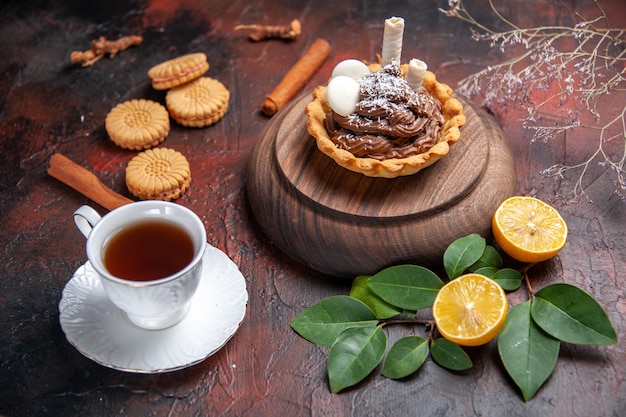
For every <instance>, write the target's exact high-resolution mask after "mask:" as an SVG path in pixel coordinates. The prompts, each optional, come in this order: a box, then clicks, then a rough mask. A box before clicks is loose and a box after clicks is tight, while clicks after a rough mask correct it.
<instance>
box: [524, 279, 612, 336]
mask: <svg viewBox="0 0 626 417" xmlns="http://www.w3.org/2000/svg"><path fill="white" fill-rule="evenodd" d="M531 314H532V318H533V320H534V321H535V323H537V324H538V325H539V326H540V327H541V328H542V329H543V330H545V331H546V333H548V334H550V335H552V336H553V337H555V338H557V339H559V340H561V341H563V342H567V343H573V344H580V345H609V344H613V343H617V334H616V333H615V329H614V328H613V325H612V324H611V321H610V320H609V318H608V316H607V314H606V312H605V311H604V310H603V309H602V307H601V306H600V304H598V302H597V301H596V300H595V299H594V298H593V297H592V296H591V295H589V294H588V293H586V292H585V291H583V290H581V289H580V288H578V287H576V286H574V285H570V284H563V283H561V284H552V285H548V286H547V287H544V288H542V289H541V290H540V291H538V292H537V293H536V294H535V299H534V300H533V301H532V306H531Z"/></svg>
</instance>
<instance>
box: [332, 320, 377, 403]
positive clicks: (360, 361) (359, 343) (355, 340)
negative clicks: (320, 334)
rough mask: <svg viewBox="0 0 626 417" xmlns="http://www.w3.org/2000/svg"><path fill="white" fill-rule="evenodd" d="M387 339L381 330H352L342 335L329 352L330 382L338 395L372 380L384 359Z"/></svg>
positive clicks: (367, 328)
mask: <svg viewBox="0 0 626 417" xmlns="http://www.w3.org/2000/svg"><path fill="white" fill-rule="evenodd" d="M386 349H387V335H386V334H385V332H384V331H383V330H382V329H381V328H380V327H379V326H375V327H350V328H347V329H345V330H344V331H343V332H341V333H340V334H339V336H338V337H337V339H336V340H335V343H333V345H332V346H331V347H330V351H329V352H328V362H327V369H328V381H329V385H330V390H331V391H332V392H334V393H337V392H339V391H341V390H343V389H345V388H347V387H351V386H353V385H355V384H357V383H359V382H360V381H362V380H363V379H364V378H365V377H366V376H368V375H369V374H370V373H371V372H372V371H373V370H374V368H376V366H378V364H379V363H380V361H381V360H382V359H383V356H384V354H385V350H386Z"/></svg>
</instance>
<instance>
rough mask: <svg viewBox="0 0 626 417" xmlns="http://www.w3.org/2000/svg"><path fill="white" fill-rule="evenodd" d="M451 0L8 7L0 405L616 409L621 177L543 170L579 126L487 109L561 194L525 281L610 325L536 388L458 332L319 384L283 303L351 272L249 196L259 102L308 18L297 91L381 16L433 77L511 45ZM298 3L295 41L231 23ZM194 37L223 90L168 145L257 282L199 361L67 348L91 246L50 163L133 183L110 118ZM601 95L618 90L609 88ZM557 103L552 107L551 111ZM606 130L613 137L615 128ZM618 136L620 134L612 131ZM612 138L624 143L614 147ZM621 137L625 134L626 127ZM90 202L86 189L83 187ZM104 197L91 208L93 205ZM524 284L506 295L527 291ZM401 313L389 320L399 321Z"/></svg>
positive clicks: (69, 409)
mask: <svg viewBox="0 0 626 417" xmlns="http://www.w3.org/2000/svg"><path fill="white" fill-rule="evenodd" d="M497 3H499V4H498V7H499V11H500V12H501V13H502V14H503V15H504V16H506V17H507V18H509V19H511V20H514V21H515V23H517V24H518V25H520V26H525V27H531V26H535V25H540V24H555V25H556V24H563V25H572V24H574V23H575V22H576V21H577V20H576V15H575V13H576V12H582V13H583V15H586V16H597V8H596V6H594V5H593V3H592V2H590V1H582V0H561V1H549V0H512V1H499V2H497ZM602 6H603V7H604V8H605V10H606V11H607V14H608V16H609V18H610V19H612V26H622V27H623V26H625V25H626V6H624V3H623V1H621V0H604V1H602ZM438 7H446V3H445V2H444V1H378V2H367V1H335V2H327V3H324V2H319V1H286V0H282V1H263V0H261V1H257V2H252V3H248V2H245V1H212V2H209V1H205V2H203V1H199V0H177V1H167V0H155V1H147V0H146V1H117V0H114V1H109V2H85V1H69V2H68V1H31V2H18V1H13V2H9V3H6V2H5V4H4V5H3V6H0V74H2V75H1V76H0V222H1V223H0V224H1V225H2V229H3V230H2V233H0V249H1V251H0V338H1V340H2V343H1V345H0V414H2V415H5V416H39V415H42V416H43V415H50V416H73V415H86V416H113V415H119V416H126V415H127V416H135V415H137V416H139V415H141V416H146V415H154V416H161V415H162V416H166V415H167V416H220V415H223V416H231V415H232V416H276V415H279V416H280V415H283V416H330V415H341V416H346V415H354V416H374V415H376V416H382V415H398V416H409V415H411V416H413V415H414V416H417V415H440V416H443V415H449V416H453V415H476V416H502V415H507V416H525V415H545V416H574V415H578V416H618V415H624V414H626V386H625V383H624V378H625V374H626V352H625V350H624V344H623V341H622V340H623V339H624V336H625V335H626V330H625V329H626V325H625V324H624V319H625V318H626V305H625V303H624V298H625V295H626V294H625V293H624V276H625V275H626V262H625V261H624V259H625V258H626V253H625V250H624V246H625V245H624V243H625V241H626V240H625V237H624V231H625V228H624V224H625V223H624V222H625V220H626V209H625V207H626V205H625V203H624V202H623V201H621V200H620V199H619V198H617V197H616V196H615V195H613V194H612V193H611V191H612V189H613V186H614V184H613V182H612V181H613V177H612V176H611V175H609V174H610V172H609V171H608V168H606V167H600V166H595V165H594V166H593V167H592V168H591V170H590V174H589V175H590V176H589V177H588V180H587V183H586V185H589V187H588V188H587V191H588V195H589V197H590V198H591V199H592V200H593V203H589V202H588V201H587V199H584V198H583V199H580V200H578V201H575V202H571V203H568V204H565V202H564V201H563V200H560V199H557V198H555V195H556V194H557V193H558V192H562V191H565V190H567V189H568V188H571V187H573V182H574V181H575V180H576V176H571V177H566V178H564V179H563V181H562V183H561V184H555V183H553V182H549V181H547V180H546V179H545V178H544V177H543V176H542V175H541V174H540V171H541V170H542V169H545V168H547V167H549V166H551V165H553V164H556V163H575V162H576V161H580V160H582V159H581V158H586V157H587V155H589V154H590V153H591V152H593V151H594V150H595V149H596V144H597V142H596V139H594V138H593V137H591V138H589V137H588V136H585V135H583V134H574V133H572V134H571V135H569V136H566V137H563V136H561V137H558V138H556V139H555V140H553V141H550V142H547V143H541V142H540V143H532V144H531V143H530V137H531V132H529V131H528V130H525V129H523V128H522V126H521V123H520V121H519V119H520V118H521V117H523V116H524V115H523V114H522V113H520V112H519V111H518V110H516V109H514V108H512V107H510V108H509V107H507V106H504V107H503V108H500V109H497V110H496V111H495V116H494V117H496V118H497V120H498V122H499V123H501V125H502V127H503V130H504V132H505V135H506V136H507V138H508V140H509V142H510V145H511V148H512V150H513V152H514V154H515V155H516V171H517V178H518V189H517V194H528V195H533V196H537V197H539V198H541V199H544V200H546V201H549V202H551V203H553V204H554V205H555V206H556V207H557V208H558V209H559V210H560V211H561V213H562V215H563V216H564V218H565V220H566V222H567V223H568V226H569V229H570V235H569V241H568V244H567V246H566V247H565V249H564V250H563V251H562V252H561V254H559V255H558V256H557V257H556V258H554V259H553V260H551V261H548V262H546V263H544V264H542V265H540V266H538V267H536V268H535V269H533V270H532V272H531V279H532V282H533V286H534V288H535V289H539V288H541V287H542V286H544V285H547V284H549V283H554V282H568V283H571V284H574V285H577V286H579V287H581V288H583V289H585V290H586V291H588V292H590V293H591V294H592V295H593V296H594V297H596V298H597V299H598V300H599V301H600V303H601V305H603V307H604V308H605V309H606V311H607V313H608V314H609V316H610V318H611V320H612V321H613V323H614V325H615V327H616V330H617V332H618V337H619V338H620V342H619V343H618V344H617V345H614V346H608V347H604V346H602V347H579V346H571V345H567V344H563V345H562V348H561V353H560V357H559V361H558V363H557V366H556V369H555V371H554V373H553V375H552V376H551V377H550V379H549V380H548V381H547V382H546V384H545V385H544V386H543V388H542V389H541V390H540V391H539V393H538V394H537V396H536V397H535V398H534V399H533V400H532V401H531V402H529V403H524V401H523V400H522V397H521V395H520V393H519V391H518V389H517V387H516V386H515V385H514V384H513V382H512V381H511V380H510V379H509V378H508V376H507V375H506V373H505V371H504V369H503V367H502V365H501V364H500V362H499V359H498V358H497V350H496V347H495V344H494V343H491V344H489V345H487V346H484V347H481V348H474V349H468V353H469V354H470V356H471V357H472V359H473V361H474V364H475V365H474V367H473V368H472V369H471V370H470V371H467V372H463V373H450V372H448V371H445V370H443V369H441V368H440V367H438V366H437V365H435V364H434V363H433V362H432V361H431V360H430V359H429V360H428V361H427V362H426V364H425V365H424V367H423V368H422V369H421V370H420V371H419V372H417V374H415V375H414V376H411V377H409V378H407V379H405V380H401V381H391V380H388V379H385V378H384V377H382V376H381V375H380V372H379V371H378V370H377V371H375V372H374V373H373V374H372V375H371V376H370V377H368V378H367V379H366V381H365V382H364V383H362V384H360V385H358V386H356V387H355V388H352V389H349V390H347V391H346V392H344V393H342V394H339V395H334V394H331V393H330V392H329V389H328V385H327V379H326V369H325V367H326V362H325V361H326V355H327V350H326V349H324V348H319V347H316V346H314V345H312V344H310V343H309V342H307V341H305V340H303V339H302V338H300V337H299V336H298V335H296V334H295V333H294V332H293V331H292V330H291V329H290V327H289V321H290V320H291V319H292V318H293V317H294V316H295V315H296V314H298V313H299V312H300V311H302V310H303V309H304V308H306V307H308V306H310V305H311V304H313V303H314V302H316V301H318V300H320V299H322V298H324V297H326V296H329V295H334V294H345V293H346V292H347V290H348V288H349V284H350V283H349V282H346V281H345V280H344V281H342V280H338V279H336V278H333V277H329V276H325V275H322V274H320V273H318V272H315V271H312V270H310V269H307V268H306V267H304V266H303V265H301V264H299V263H297V262H295V261H294V260H292V259H290V258H289V257H288V256H286V255H285V254H283V253H281V252H280V251H279V250H278V249H277V248H276V247H275V246H273V245H272V242H271V241H270V240H269V239H267V238H266V237H265V236H263V235H262V233H261V232H260V230H259V228H258V226H257V224H256V223H255V220H254V217H253V215H252V213H251V212H250V208H249V206H248V202H247V199H246V192H245V184H246V166H247V163H248V159H249V156H250V153H251V150H252V148H253V146H254V144H255V142H256V140H257V139H258V137H259V134H260V132H261V131H262V130H263V128H264V127H265V126H267V124H268V123H270V121H271V119H269V118H267V117H265V116H264V115H262V114H261V113H260V111H259V105H260V103H261V102H262V101H263V99H264V98H265V96H266V95H267V94H268V93H269V92H270V91H271V90H272V89H273V87H274V86H275V85H276V84H277V83H278V82H279V81H280V79H281V78H282V76H283V74H284V73H285V72H286V71H287V70H288V69H289V68H290V66H291V65H292V64H293V63H294V62H295V61H296V60H297V59H298V57H299V56H300V54H301V53H302V52H303V51H304V50H305V49H306V48H307V47H308V46H309V45H310V44H311V43H312V42H313V40H314V39H315V38H317V37H324V38H325V39H327V40H328V41H329V42H330V43H331V45H332V48H333V50H332V54H331V57H330V58H329V60H328V61H327V62H326V63H325V64H324V66H323V67H322V69H321V70H320V71H319V72H318V73H317V74H316V76H315V77H314V79H312V80H311V81H310V82H309V84H308V85H307V87H306V88H305V90H303V93H306V92H307V91H309V90H310V89H311V88H313V87H314V86H316V85H318V84H322V83H324V82H325V81H326V79H327V77H328V76H329V74H330V72H331V70H332V68H333V67H334V65H335V64H336V63H338V62H339V61H341V60H343V59H347V58H358V59H366V60H374V59H375V56H376V53H379V52H380V48H381V41H382V31H383V22H384V19H385V18H388V17H391V16H394V15H397V16H402V17H404V18H405V21H406V24H407V27H406V29H405V34H404V44H403V45H404V49H403V57H419V58H421V59H423V60H425V61H426V62H427V63H428V65H429V69H432V70H433V71H434V72H435V73H436V74H437V77H438V79H439V80H441V81H443V82H446V83H448V84H450V85H451V86H455V85H456V83H457V82H458V81H459V80H461V79H462V78H463V77H465V76H467V75H469V74H471V73H473V72H475V71H478V70H480V69H482V68H484V67H485V66H487V65H490V64H495V63H497V62H499V61H501V60H502V55H501V54H500V53H499V52H498V51H497V50H495V49H490V48H489V46H488V45H486V44H479V43H476V42H475V41H473V40H472V39H471V37H470V32H469V29H468V25H466V24H464V23H462V22H460V21H459V20H457V19H452V18H448V17H446V16H444V15H443V14H441V13H439V12H438V10H437V9H438ZM468 8H470V10H471V11H472V13H473V15H474V16H475V17H476V18H478V19H479V20H481V21H483V22H484V23H486V24H489V25H492V26H494V27H500V28H501V27H502V24H501V23H500V22H498V21H497V20H496V19H495V17H494V15H493V14H492V13H491V12H490V11H489V6H488V3H487V2H486V1H484V0H470V1H468ZM293 18H299V19H300V20H301V22H302V25H303V33H302V35H301V37H300V38H299V39H298V40H297V41H295V42H283V41H276V40H274V41H268V42H262V43H253V42H250V41H248V39H247V38H246V35H245V33H242V32H234V31H233V28H234V27H235V26H236V25H238V24H249V23H265V24H277V23H285V24H286V23H288V22H289V21H290V20H291V19H293ZM126 35H142V36H143V37H144V41H143V43H142V44H141V45H140V46H138V47H133V48H131V49H129V50H127V51H124V52H122V53H120V54H119V55H118V56H116V57H115V58H114V59H109V58H106V57H105V58H104V59H102V60H101V61H99V62H97V63H96V64H95V65H93V66H92V67H88V68H81V67H79V66H74V65H71V64H70V60H69V56H70V53H71V52H72V51H74V50H81V51H84V50H86V49H88V48H89V45H90V42H91V40H92V39H95V38H97V37H98V36H106V37H107V38H109V39H117V38H118V37H120V36H126ZM195 51H203V52H205V53H206V54H207V56H208V60H209V63H210V66H211V68H210V69H209V72H208V73H207V76H210V77H214V78H217V79H219V80H220V81H221V82H222V83H223V84H225V85H226V86H227V87H228V88H229V90H230V91H231V101H230V107H229V111H228V113H227V114H226V116H225V117H224V119H222V120H221V121H220V122H219V123H217V124H216V125H214V126H211V127H208V128H204V129H189V128H183V127H181V126H178V125H176V124H175V123H173V124H172V130H171V132H170V135H169V137H168V138H167V140H166V142H165V143H164V146H168V147H172V148H175V149H177V150H179V151H181V152H182V153H184V154H185V155H186V156H187V158H188V160H189V162H190V164H191V167H192V177H193V180H192V184H191V189H190V190H189V192H188V193H186V194H185V195H184V196H183V197H182V198H180V199H179V200H178V202H179V203H180V204H182V205H185V206H186V207H189V208H191V209H193V210H194V211H195V212H196V213H198V214H199V215H200V217H201V218H202V220H203V221H204V223H205V225H206V228H207V233H208V240H209V243H210V244H212V245H214V246H216V247H218V248H219V249H221V250H223V251H224V252H225V253H226V254H228V255H229V256H230V257H231V259H233V261H234V262H235V263H236V264H237V265H238V266H239V268H240V270H241V271H242V273H243V275H244V276H245V277H246V281H247V285H248V291H249V293H250V300H249V303H248V310H247V315H246V318H245V320H244V322H243V324H242V326H241V328H240V329H239V331H238V332H237V334H236V335H235V337H234V338H233V339H232V340H231V341H230V342H229V343H228V344H227V345H226V346H225V347H224V348H223V349H222V350H220V351H219V352H218V353H217V354H215V355H214V356H211V357H210V358H208V359H207V360H205V361H203V362H202V363H200V364H198V365H196V366H194V367H191V368H188V369H185V370H182V371H178V372H174V373H169V374H163V375H137V374H128V373H122V372H118V371H114V370H110V369H107V368H105V367H102V366H100V365H97V364H95V363H93V362H91V361H90V360H89V359H86V358H85V357H83V356H82V355H81V354H80V353H79V352H77V351H76V350H75V349H74V348H73V347H72V346H71V345H70V344H69V343H68V342H67V341H66V339H65V336H64V334H63V332H62V331H61V328H60V326H59V323H58V302H59V300H60V298H61V292H62V290H63V287H64V285H65V283H66V282H67V280H68V279H69V278H70V277H71V276H72V274H73V273H74V271H75V270H76V269H77V268H78V267H79V266H80V265H81V264H82V263H84V262H85V260H86V256H85V252H84V239H83V237H82V235H81V234H80V232H78V230H77V229H76V228H75V226H74V224H73V221H72V216H71V214H72V212H73V211H74V210H75V209H76V208H78V207H79V206H80V205H82V204H89V203H90V201H89V200H88V199H86V198H85V197H83V196H81V195H79V194H78V193H76V192H75V191H73V190H72V189H70V188H68V187H67V186H65V185H64V184H61V183H60V182H58V181H57V180H55V179H53V178H51V177H49V176H48V175H47V174H46V169H47V166H48V160H49V158H50V156H51V155H52V154H54V153H55V152H62V153H63V154H65V155H67V156H68V157H70V158H71V159H72V160H74V161H75V162H77V163H78V164H80V165H82V166H84V167H86V168H88V169H89V170H91V171H92V172H94V173H95V174H96V175H97V176H98V177H99V178H100V179H101V180H102V181H103V182H104V183H105V184H107V185H108V186H110V187H111V188H112V189H114V190H116V191H117V192H120V193H122V194H124V195H127V196H129V194H128V191H127V190H126V187H125V185H124V168H125V166H126V164H127V162H128V161H129V160H130V159H131V158H132V157H133V156H134V155H135V153H134V152H132V151H125V150H122V149H120V148H118V147H116V146H115V145H114V144H113V143H112V142H111V141H110V140H108V138H107V135H106V132H105V130H104V118H105V117H106V114H107V113H108V111H109V110H110V109H111V108H112V107H113V106H115V105H116V104H118V103H120V102H122V101H125V100H128V99H132V98H149V99H153V100H157V101H161V102H163V100H164V93H163V92H158V91H155V90H153V89H152V88H151V86H150V81H149V79H148V77H147V75H146V73H147V70H148V69H149V68H150V67H152V66H153V65H155V64H157V63H159V62H161V61H163V60H166V59H170V58H173V57H175V56H178V55H182V54H185V53H188V52H195ZM613 100H614V101H613V102H610V101H609V104H608V105H607V107H606V108H603V109H601V112H602V111H609V110H611V109H615V108H617V109H619V108H623V106H624V101H623V96H621V98H620V96H619V95H616V96H615V98H614V99H613ZM554 117H557V118H558V117H559V115H558V114H556V115H555V116H554ZM616 143H617V141H616ZM619 143H621V142H619ZM619 143H617V145H615V146H616V147H617V149H619ZM622 144H623V143H622ZM90 204H94V203H90ZM95 207H96V208H97V209H98V210H100V211H101V212H104V210H103V209H102V208H101V207H98V206H95ZM526 297H527V295H526V292H525V291H524V290H520V291H518V292H516V293H514V294H511V295H510V301H511V304H516V303H518V302H521V301H525V300H526ZM402 331H404V329H395V328H392V329H390V338H394V337H397V336H398V334H399V333H400V332H402Z"/></svg>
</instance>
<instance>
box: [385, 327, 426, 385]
mask: <svg viewBox="0 0 626 417" xmlns="http://www.w3.org/2000/svg"><path fill="white" fill-rule="evenodd" d="M428 351H429V348H428V341H427V340H426V339H424V338H422V337H419V336H405V337H403V338H401V339H399V340H398V341H396V342H395V343H394V344H393V346H391V349H389V353H388V354H387V358H386V359H385V362H384V364H383V370H382V373H383V375H384V376H386V377H387V378H392V379H399V378H404V377H406V376H409V375H411V374H412V373H414V372H415V371H417V370H418V369H419V368H420V367H421V366H422V364H423V363H424V361H425V360H426V357H427V356H428Z"/></svg>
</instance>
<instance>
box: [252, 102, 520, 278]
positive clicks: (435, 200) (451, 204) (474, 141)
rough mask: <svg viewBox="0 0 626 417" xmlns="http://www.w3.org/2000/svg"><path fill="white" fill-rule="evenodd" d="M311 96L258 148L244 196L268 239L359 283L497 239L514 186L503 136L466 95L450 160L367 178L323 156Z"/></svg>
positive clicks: (280, 119) (275, 124)
mask: <svg viewBox="0 0 626 417" xmlns="http://www.w3.org/2000/svg"><path fill="white" fill-rule="evenodd" d="M310 100H311V96H310V94H308V95H305V96H303V97H301V98H300V99H298V100H296V101H294V102H293V103H292V104H290V105H289V106H288V107H286V108H285V109H283V110H282V111H281V112H279V113H278V114H277V115H276V116H275V117H274V118H273V119H272V121H271V123H270V124H269V125H268V127H267V128H266V129H265V130H264V132H263V133H262V135H261V137H260V138H259V141H258V142H257V144H256V146H255V148H254V150H253V152H252V157H251V159H250V163H249V166H248V178H247V191H248V199H249V201H250V205H251V207H252V211H253V213H254V215H255V217H256V219H257V221H258V223H259V225H260V226H261V228H262V229H263V231H264V233H265V234H266V235H267V236H268V237H269V238H270V239H272V241H273V242H274V243H275V244H276V245H277V246H278V247H279V248H280V249H281V250H283V251H284V252H286V253H287V254H289V255H290V256H292V257H293V258H295V259H297V260H299V261H300V262H302V263H304V264H306V265H308V266H309V267H311V268H313V269H315V270H318V271H320V272H323V273H326V274H329V275H334V276H340V277H351V278H353V277H355V276H356V275H361V274H374V273H376V272H378V271H379V270H381V269H383V268H385V267H387V266H391V265H397V264H400V263H415V264H421V265H431V264H436V263H439V264H441V258H442V255H443V252H444V251H445V248H446V247H447V246H448V245H449V244H450V243H451V242H452V241H453V240H454V239H456V238H459V237H461V236H464V235H467V234H470V233H479V234H481V235H483V236H485V237H487V236H489V235H490V234H491V216H492V214H493V213H494V212H495V209H496V208H497V206H498V205H499V204H500V202H502V201H503V200H504V199H505V198H507V197H509V196H510V195H512V193H513V192H514V190H515V186H516V179H515V171H514V166H513V157H512V155H511V151H510V149H509V147H508V144H507V143H506V140H505V138H504V135H503V133H502V130H501V129H500V128H499V127H498V125H497V124H496V122H495V121H494V120H493V118H492V117H491V116H489V115H488V114H487V113H486V112H485V111H483V110H482V109H480V108H478V107H476V106H475V105H474V104H472V103H470V102H469V101H467V100H464V99H463V98H460V100H461V101H462V103H463V106H464V113H465V115H466V116H467V123H466V124H465V126H463V128H462V130H461V132H462V133H461V139H460V140H459V141H458V142H457V143H456V144H454V145H453V146H452V147H451V149H450V152H449V153H448V155H446V156H445V157H443V158H442V159H440V160H439V161H438V162H436V163H435V164H434V165H432V166H430V167H428V168H426V169H424V170H422V171H420V172H418V173H417V174H414V175H411V176H406V177H398V178H393V179H388V178H371V177H367V176H364V175H362V174H358V173H355V172H352V171H349V170H347V169H345V168H342V167H340V166H339V165H337V164H336V163H335V161H333V160H332V159H330V158H329V157H328V156H326V155H324V154H323V153H321V152H320V151H319V150H318V149H317V146H316V143H315V139H314V138H312V137H311V136H310V135H309V134H308V132H307V130H306V115H305V113H304V107H305V105H306V103H308V102H309V101H310Z"/></svg>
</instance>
